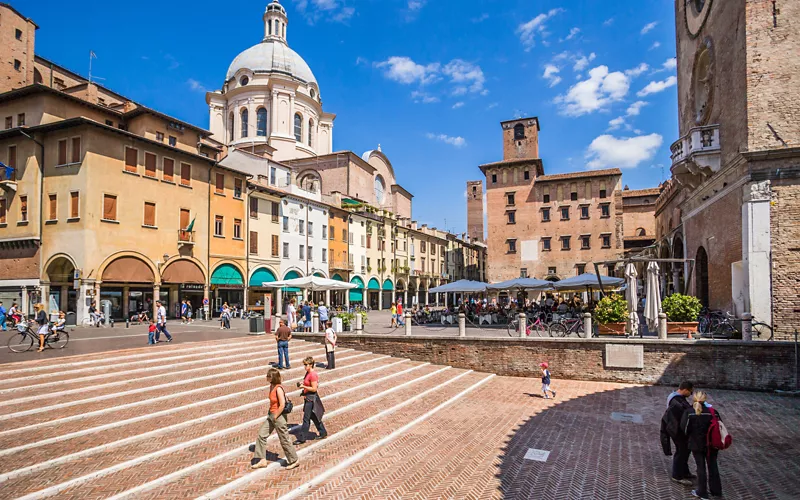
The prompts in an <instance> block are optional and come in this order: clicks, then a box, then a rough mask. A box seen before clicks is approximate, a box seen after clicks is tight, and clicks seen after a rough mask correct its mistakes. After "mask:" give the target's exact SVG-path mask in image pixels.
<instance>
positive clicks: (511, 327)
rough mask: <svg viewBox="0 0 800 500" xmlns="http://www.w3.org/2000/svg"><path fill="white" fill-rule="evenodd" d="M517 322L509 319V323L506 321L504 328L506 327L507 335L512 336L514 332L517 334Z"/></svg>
mask: <svg viewBox="0 0 800 500" xmlns="http://www.w3.org/2000/svg"><path fill="white" fill-rule="evenodd" d="M518 325H519V323H517V322H516V321H511V322H510V323H506V328H508V336H509V337H513V336H514V334H519V326H518Z"/></svg>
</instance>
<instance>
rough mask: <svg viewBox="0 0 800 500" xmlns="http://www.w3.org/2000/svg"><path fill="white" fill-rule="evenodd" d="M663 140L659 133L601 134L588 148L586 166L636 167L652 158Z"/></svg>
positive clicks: (594, 167) (593, 167)
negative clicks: (630, 135)
mask: <svg viewBox="0 0 800 500" xmlns="http://www.w3.org/2000/svg"><path fill="white" fill-rule="evenodd" d="M662 142H663V138H662V137H661V136H660V135H658V134H650V135H640V136H636V137H614V136H612V135H608V134H605V135H601V136H599V137H597V138H595V140H593V141H592V143H591V144H590V145H589V148H588V149H587V150H586V159H587V162H586V166H587V167H588V168H590V169H600V168H613V167H617V168H634V167H636V166H638V165H639V164H641V163H643V162H646V161H649V160H651V159H652V158H653V157H654V156H655V154H656V152H657V151H658V148H660V147H661V144H662Z"/></svg>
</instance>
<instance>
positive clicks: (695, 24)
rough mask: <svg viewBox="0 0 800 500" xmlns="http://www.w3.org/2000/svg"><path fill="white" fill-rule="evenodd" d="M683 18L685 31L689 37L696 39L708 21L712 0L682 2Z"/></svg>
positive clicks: (685, 0)
mask: <svg viewBox="0 0 800 500" xmlns="http://www.w3.org/2000/svg"><path fill="white" fill-rule="evenodd" d="M683 1H684V2H685V5H684V6H683V10H684V16H683V20H684V23H685V25H686V31H688V32H689V36H691V37H692V38H696V37H697V35H699V34H700V31H702V30H703V27H704V26H705V25H706V21H708V14H709V12H710V11H711V4H712V3H713V1H712V0H683Z"/></svg>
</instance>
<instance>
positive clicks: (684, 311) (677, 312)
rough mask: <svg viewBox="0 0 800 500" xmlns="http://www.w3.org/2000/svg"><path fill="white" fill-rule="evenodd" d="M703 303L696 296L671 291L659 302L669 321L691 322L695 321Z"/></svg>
mask: <svg viewBox="0 0 800 500" xmlns="http://www.w3.org/2000/svg"><path fill="white" fill-rule="evenodd" d="M702 308H703V304H701V303H700V300H699V299H698V298H697V297H692V296H691V295H683V294H680V293H673V294H672V295H670V296H669V297H666V298H665V299H664V302H662V303H661V309H662V310H663V311H664V314H666V315H667V319H668V320H669V321H675V322H691V321H697V317H698V316H700V310H701V309H702Z"/></svg>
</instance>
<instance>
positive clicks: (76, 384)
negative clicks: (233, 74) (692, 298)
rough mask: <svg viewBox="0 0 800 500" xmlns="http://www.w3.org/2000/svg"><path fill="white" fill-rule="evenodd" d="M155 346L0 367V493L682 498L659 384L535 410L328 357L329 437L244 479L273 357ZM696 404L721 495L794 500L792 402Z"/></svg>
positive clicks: (298, 346)
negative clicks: (715, 439) (721, 445)
mask: <svg viewBox="0 0 800 500" xmlns="http://www.w3.org/2000/svg"><path fill="white" fill-rule="evenodd" d="M159 347H160V346H159ZM164 347H165V349H160V348H159V349H151V348H145V347H142V348H137V349H128V350H117V351H114V352H111V353H105V354H104V355H98V354H94V353H93V354H87V355H83V356H73V357H70V358H58V359H46V360H36V361H30V362H26V363H14V364H13V365H0V375H2V377H0V378H2V381H0V422H2V424H3V425H2V426H0V498H20V497H24V498H47V497H58V498H59V499H62V498H67V499H69V498H75V499H78V498H80V499H95V498H97V499H99V498H109V497H114V498H136V499H139V498H152V499H165V498H167V499H169V498H197V497H200V496H205V497H207V498H223V497H224V498H280V497H282V496H286V497H287V498H289V497H296V498H306V497H309V498H310V497H313V498H333V497H336V498H403V499H405V498H448V499H450V498H452V499H461V498H470V499H472V498H474V499H489V498H498V499H500V498H503V499H507V498H508V499H510V498H537V499H538V498H565V499H572V498H611V499H630V498H659V499H660V498H676V499H677V498H688V489H687V488H686V487H684V486H681V485H677V484H674V483H672V482H671V481H669V476H668V470H669V464H670V460H669V458H668V457H665V456H663V454H662V453H661V451H660V446H659V441H658V421H659V418H660V416H661V412H662V408H663V404H664V400H665V398H666V395H667V394H668V393H669V390H670V389H669V388H666V387H642V386H634V385H623V384H612V383H596V382H581V381H561V380H556V381H554V387H555V388H556V389H557V390H558V399H556V400H544V399H542V398H541V397H539V394H538V388H539V383H538V381H537V380H528V379H520V378H512V377H491V378H487V377H488V375H487V374H482V373H477V372H469V371H466V370H460V369H455V368H448V367H441V366H434V365H429V364H425V363H419V362H412V361H408V360H402V359H399V358H392V357H389V356H381V355H377V354H370V353H363V352H358V351H348V352H344V351H342V352H340V353H339V354H338V356H337V358H338V359H337V369H336V370H333V371H331V372H327V371H325V370H320V380H321V387H322V394H323V399H324V401H325V403H326V409H327V413H326V418H325V421H326V426H327V427H328V430H329V433H330V437H329V438H328V439H327V440H325V441H310V442H308V443H306V444H304V445H302V446H300V447H299V449H298V452H299V454H300V457H301V461H302V462H301V464H302V465H301V467H300V468H299V469H296V470H294V471H285V470H283V468H282V466H281V462H275V463H274V464H273V465H271V466H270V467H268V468H266V469H261V470H258V471H252V470H251V469H250V467H249V465H250V459H251V456H252V453H251V452H249V451H248V449H247V448H248V446H249V444H250V443H252V442H253V439H254V437H255V432H256V431H257V429H258V426H259V424H260V422H261V421H262V420H263V419H264V402H263V400H264V398H265V395H266V391H265V389H264V387H263V383H264V380H263V376H264V374H265V373H266V368H267V365H268V363H269V362H274V361H275V347H274V344H272V342H271V341H269V340H267V339H264V338H238V339H223V340H217V341H211V342H203V343H192V344H190V345H189V344H186V345H166V346H164ZM308 354H312V355H314V356H315V357H316V358H317V359H319V360H321V359H324V353H323V351H322V349H321V348H320V346H319V345H316V344H310V343H305V342H301V341H296V342H293V344H292V347H291V348H290V357H291V359H292V363H293V366H294V367H295V368H293V369H292V370H289V371H286V372H284V377H285V379H286V380H287V387H288V388H289V390H290V391H291V392H289V395H290V398H292V399H293V400H294V401H295V403H296V404H299V403H300V398H299V397H298V396H297V395H294V392H295V389H294V381H295V380H299V378H300V377H301V376H302V368H301V365H300V359H302V357H304V356H305V355H308ZM184 363H189V364H184ZM234 363H238V364H234ZM90 377H95V378H90ZM52 379H56V381H58V382H59V383H57V384H52V385H47V384H50V383H51V382H52V381H53V380H52ZM108 384H114V385H108ZM68 391H73V392H68ZM465 391H469V392H465ZM58 392H61V393H63V394H60V395H58V394H56V393H58ZM710 392H711V397H712V402H713V403H714V405H715V406H716V408H717V409H718V410H719V411H720V412H721V413H722V415H723V418H725V421H726V424H727V425H728V427H729V429H730V430H731V432H732V433H733V436H734V443H735V444H734V446H733V448H731V449H730V450H727V451H725V452H723V453H722V454H721V457H720V467H721V470H722V477H723V487H724V491H725V495H726V498H770V499H771V498H776V499H781V498H797V497H798V495H800V486H798V485H799V484H800V481H798V480H797V478H798V477H800V461H798V459H797V457H798V456H800V446H798V445H797V444H796V442H797V440H798V437H800V436H799V435H800V426H798V423H800V412H798V410H799V409H800V400H798V399H795V398H788V397H781V396H776V395H770V394H762V393H749V392H736V391H722V390H719V391H717V390H712V391H710ZM440 405H444V406H441V408H440ZM437 408H440V409H437ZM432 410H435V411H432ZM611 412H623V413H630V414H637V415H641V417H642V422H643V423H640V424H637V423H623V422H617V421H614V420H612V419H611ZM300 418H301V414H300V410H299V408H298V410H297V411H295V412H294V413H292V415H291V417H290V424H292V425H295V424H298V423H299V420H300ZM410 424H414V425H410ZM406 427H407V428H406ZM312 428H313V426H312ZM392 433H395V434H396V435H393V434H392ZM387 436H388V438H387ZM529 448H536V449H542V450H547V451H549V452H550V455H549V457H548V459H547V461H546V462H535V461H531V460H526V459H525V458H524V456H525V454H526V452H527V451H528V449H529ZM269 451H270V455H269V458H270V459H271V460H278V459H279V456H282V455H283V453H282V451H280V449H279V446H278V444H277V440H276V439H275V436H272V438H271V439H270V441H269ZM276 453H278V454H276ZM337 465H338V467H337ZM335 467H336V468H335Z"/></svg>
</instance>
